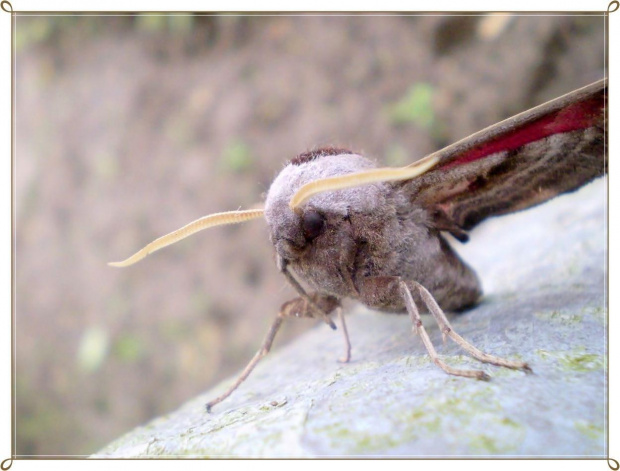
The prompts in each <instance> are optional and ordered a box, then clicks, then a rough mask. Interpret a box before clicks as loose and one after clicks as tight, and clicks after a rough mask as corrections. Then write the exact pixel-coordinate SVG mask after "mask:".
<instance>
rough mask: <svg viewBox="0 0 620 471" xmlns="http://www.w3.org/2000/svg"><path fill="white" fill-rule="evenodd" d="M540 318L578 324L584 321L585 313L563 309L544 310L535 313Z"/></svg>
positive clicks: (566, 323)
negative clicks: (564, 310)
mask: <svg viewBox="0 0 620 471" xmlns="http://www.w3.org/2000/svg"><path fill="white" fill-rule="evenodd" d="M534 315H535V316H536V317H537V318H538V319H541V320H544V321H550V322H557V323H559V324H563V325H576V324H580V323H581V322H582V321H583V315H580V314H572V313H568V312H561V311H543V312H537V313H535V314H534Z"/></svg>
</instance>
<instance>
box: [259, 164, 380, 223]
mask: <svg viewBox="0 0 620 471" xmlns="http://www.w3.org/2000/svg"><path fill="white" fill-rule="evenodd" d="M372 168H376V165H375V163H374V162H373V161H371V160H369V159H367V158H365V157H362V156H360V155H357V154H341V155H327V156H320V157H317V158H315V159H314V160H311V161H309V162H305V163H302V164H300V165H293V164H288V165H287V166H286V167H284V169H282V171H281V172H280V173H279V174H278V176H277V177H276V178H275V180H274V181H273V183H272V184H271V187H270V188H269V191H268V193H267V198H266V200H265V218H266V219H267V223H268V224H269V226H270V228H271V230H272V234H273V233H274V230H275V229H276V228H277V227H278V226H282V225H285V226H287V225H290V224H293V223H294V221H295V220H296V218H297V216H296V215H295V213H294V212H293V211H291V209H290V208H289V201H290V200H291V198H292V196H293V195H294V194H295V192H296V191H297V190H299V188H301V187H302V186H303V185H305V184H306V183H309V182H311V181H314V180H320V179H323V178H327V177H333V176H338V175H346V174H349V173H354V172H360V171H364V170H370V169H372ZM383 185H384V183H373V184H368V185H362V186H359V187H354V188H348V189H345V190H336V191H327V192H325V193H320V194H317V195H314V196H313V197H311V198H310V199H309V200H308V201H307V202H306V203H304V205H303V206H302V209H303V208H305V207H308V208H313V209H315V210H317V211H319V212H324V213H332V214H334V213H335V214H339V215H341V216H346V215H347V213H348V210H349V208H351V207H354V208H355V209H356V210H357V211H366V210H372V208H374V207H376V206H377V202H379V201H381V200H382V199H383V194H382V191H381V188H382V186H383Z"/></svg>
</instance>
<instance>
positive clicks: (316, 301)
mask: <svg viewBox="0 0 620 471" xmlns="http://www.w3.org/2000/svg"><path fill="white" fill-rule="evenodd" d="M306 296H307V298H301V297H299V298H295V299H292V300H291V301H287V302H286V303H284V304H283V305H282V307H281V308H280V312H279V313H278V315H277V317H276V318H275V319H274V321H273V323H272V324H271V327H269V331H268V332H267V335H266V336H265V339H264V340H263V343H262V345H261V347H260V348H259V349H258V351H257V352H256V354H255V355H254V357H252V359H251V360H250V362H249V363H248V364H247V366H246V367H245V368H244V370H243V371H242V372H241V374H240V375H239V377H238V378H237V380H236V381H235V382H234V383H233V384H232V386H230V387H229V388H228V389H227V390H226V392H224V393H223V394H221V395H220V396H218V397H216V398H215V399H213V400H212V401H209V402H208V403H207V404H206V409H207V412H211V408H212V407H213V406H214V405H216V404H219V403H220V402H222V401H223V400H224V399H226V398H227V397H228V396H230V395H231V394H232V393H233V392H234V391H235V390H236V389H237V388H238V387H239V385H240V384H241V383H243V382H244V381H245V380H246V379H247V377H248V376H249V375H250V373H252V371H253V370H254V368H255V367H256V365H257V364H258V362H259V361H260V360H261V359H262V358H263V357H264V356H265V355H267V353H269V351H270V350H271V346H272V344H273V341H274V339H275V337H276V334H277V333H278V330H280V327H281V325H282V322H283V321H284V319H285V318H287V317H297V318H300V317H305V318H319V319H324V318H325V316H328V315H329V314H330V313H331V312H332V311H334V310H335V309H339V318H340V320H341V322H342V326H343V329H342V330H343V332H344V335H345V342H346V345H347V353H346V357H345V358H346V361H348V358H349V354H350V348H351V347H350V343H349V337H348V334H347V329H346V325H345V323H344V317H343V316H342V314H341V311H342V309H340V301H338V299H337V298H335V297H333V296H325V295H321V294H318V293H314V294H311V295H306Z"/></svg>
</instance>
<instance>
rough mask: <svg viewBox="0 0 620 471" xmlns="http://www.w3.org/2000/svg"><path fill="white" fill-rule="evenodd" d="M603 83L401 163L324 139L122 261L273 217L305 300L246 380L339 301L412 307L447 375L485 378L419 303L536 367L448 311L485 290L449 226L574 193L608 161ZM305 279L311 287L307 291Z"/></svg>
mask: <svg viewBox="0 0 620 471" xmlns="http://www.w3.org/2000/svg"><path fill="white" fill-rule="evenodd" d="M606 100H607V81H606V79H604V80H601V81H598V82H595V83H593V84H591V85H588V86H586V87H583V88H580V89H578V90H575V91H573V92H571V93H568V94H566V95H564V96H561V97H559V98H556V99H555V100H552V101H549V102H547V103H545V104H542V105H540V106H537V107H535V108H532V109H531V110H528V111H525V112H523V113H520V114H518V115H516V116H514V117H512V118H509V119H506V120H504V121H502V122H500V123H498V124H495V125H492V126H490V127H488V128H485V129H483V130H482V131H479V132H477V133H475V134H472V135H471V136H469V137H467V138H465V139H462V140H460V141H458V142H456V143H454V144H452V145H450V146H448V147H446V148H444V149H442V150H439V151H437V152H435V153H433V154H430V155H428V156H427V157H425V158H423V159H421V160H418V161H417V162H415V163H413V164H411V165H409V166H407V167H403V168H377V167H376V165H375V163H374V162H373V161H371V160H369V159H367V158H365V157H363V156H361V155H359V154H356V153H354V152H351V151H349V150H347V149H341V148H335V147H327V148H320V149H316V150H313V151H310V152H305V153H302V154H300V155H298V156H297V157H295V158H293V159H291V160H290V161H289V162H288V164H287V165H286V166H285V167H284V169H283V170H282V171H281V172H280V173H279V174H278V175H277V177H276V178H275V179H274V181H273V182H272V184H271V186H270V188H269V191H268V193H267V196H266V200H265V204H264V209H251V210H245V211H230V212H224V213H216V214H211V215H208V216H205V217H202V218H200V219H198V220H196V221H193V222H191V223H189V224H188V225H186V226H184V227H182V228H181V229H178V230H176V231H174V232H172V233H170V234H167V235H165V236H163V237H160V238H159V239H157V240H155V241H153V242H152V243H150V244H148V245H147V246H146V247H144V248H143V249H141V250H140V251H138V252H137V253H136V254H134V255H132V256H131V257H129V258H128V259H126V260H124V261H122V262H113V263H110V265H113V266H119V267H124V266H128V265H131V264H133V263H135V262H137V261H139V260H141V259H142V258H144V257H145V256H146V255H148V254H150V253H152V252H154V251H156V250H159V249H161V248H163V247H165V246H167V245H170V244H172V243H174V242H177V241H179V240H181V239H183V238H185V237H188V236H189V235H192V234H194V233H195V232H198V231H200V230H203V229H206V228H209V227H213V226H217V225H222V224H232V223H239V222H244V221H248V220H251V219H255V218H263V217H264V218H265V220H266V222H267V224H268V226H269V230H270V239H271V242H272V244H273V246H274V249H275V254H276V263H277V266H278V269H279V270H280V271H281V272H282V274H283V275H284V276H285V277H286V279H287V280H288V282H289V283H290V284H291V285H292V286H293V288H294V289H295V290H296V291H297V292H298V294H299V297H297V298H295V299H293V300H291V301H289V302H286V303H284V304H283V305H282V307H281V309H280V311H279V313H278V315H277V316H276V318H275V320H274V321H273V323H272V325H271V327H270V329H269V331H268V334H267V336H266V338H265V340H264V341H263V344H262V346H261V348H260V349H259V350H258V352H257V353H256V355H255V356H254V357H253V358H252V360H251V361H250V362H249V364H248V365H247V366H246V368H245V369H244V370H243V372H242V373H241V375H240V376H239V377H238V379H237V381H236V382H235V383H234V384H233V385H232V386H231V387H230V388H229V389H228V390H227V391H226V392H225V393H224V394H222V395H221V396H219V397H217V398H215V399H214V400H212V401H211V402H209V403H208V404H207V406H206V407H207V411H210V410H211V407H212V406H214V405H215V404H218V403H220V402H221V401H223V400H224V399H226V398H227V397H228V396H229V395H230V394H232V392H234V390H235V389H237V387H238V386H239V385H240V384H241V383H242V382H243V381H244V380H245V379H246V378H247V377H248V375H249V374H250V373H251V372H252V370H253V369H254V367H255V366H256V364H257V363H258V362H259V361H260V359H261V358H262V357H263V356H265V355H266V354H267V353H268V352H269V350H270V348H271V345H272V343H273V340H274V338H275V336H276V333H277V332H278V330H279V328H280V326H281V324H282V322H283V320H284V319H286V318H287V317H310V318H318V319H322V320H323V321H325V322H326V323H327V324H328V325H330V326H331V327H332V328H333V329H335V328H336V326H335V324H334V322H333V320H332V316H333V315H334V314H335V315H336V316H337V317H338V320H339V322H340V324H341V327H342V331H343V334H344V338H345V346H346V348H345V355H344V357H343V358H342V359H341V361H345V362H346V361H349V359H350V351H351V347H350V342H349V337H348V333H347V329H346V323H345V320H344V316H343V314H342V309H341V308H340V306H341V300H342V299H343V298H352V299H354V300H357V301H359V302H361V303H362V304H364V305H366V306H368V307H370V308H372V309H376V310H380V311H386V312H395V313H407V314H408V315H409V316H410V318H411V321H412V324H413V330H414V331H415V332H417V333H419V334H420V336H421V338H422V341H423V343H424V345H425V347H426V349H427V351H428V353H429V355H430V357H431V359H432V360H433V362H434V363H435V364H436V365H437V366H439V367H440V368H442V369H443V370H444V371H446V372H447V373H449V374H453V375H458V376H466V377H472V378H477V379H482V380H488V379H489V376H488V375H487V374H486V373H484V372H483V371H477V370H463V369H456V368H453V367H451V366H450V365H448V364H446V363H445V362H444V361H443V360H442V359H441V358H439V356H438V355H437V353H436V351H435V348H434V346H433V344H432V343H431V341H430V338H429V336H428V334H427V333H426V331H425V329H424V327H423V325H422V322H421V319H420V308H424V309H425V310H426V311H428V312H429V313H430V314H431V315H432V316H433V317H434V318H435V320H436V321H437V323H438V325H439V327H440V330H441V332H442V336H443V337H444V339H445V338H446V337H449V338H450V339H451V340H453V341H454V342H456V343H457V344H458V345H459V346H461V347H462V348H463V349H464V350H465V351H467V352H468V353H469V354H470V355H471V356H473V357H474V358H476V359H477V360H479V361H481V362H486V363H491V364H495V365H498V366H503V367H507V368H512V369H520V370H524V371H530V368H529V366H528V365H527V364H526V363H524V362H521V361H512V360H505V359H502V358H499V357H495V356H493V355H489V354H487V353H484V352H482V351H480V350H478V349H477V348H476V347H475V346H473V345H471V344H470V343H469V342H467V341H466V340H465V339H463V338H462V337H461V336H460V335H458V334H457V333H456V332H454V330H453V329H452V328H451V326H450V323H449V322H448V319H447V318H446V316H445V314H444V312H443V311H444V310H446V311H456V310H464V309H467V308H469V307H471V306H473V305H475V304H476V303H477V302H478V300H479V299H480V297H481V295H482V290H481V286H480V282H479V280H478V277H477V276H476V274H475V272H474V271H473V270H472V269H471V268H470V267H469V266H468V265H467V264H466V263H465V262H464V261H463V260H461V258H460V257H459V256H458V255H457V254H456V252H454V250H453V249H452V248H451V246H450V245H449V243H448V242H447V241H446V239H445V238H444V236H443V235H442V232H447V233H449V234H451V235H452V236H454V237H455V238H456V239H458V240H459V241H461V242H466V241H467V240H468V237H469V236H468V234H467V232H468V231H470V230H471V229H472V228H474V227H475V226H476V225H478V224H479V223H481V222H482V221H484V220H485V219H486V218H489V217H492V216H499V215H503V214H508V213H511V212H515V211H519V210H523V209H526V208H529V207H532V206H534V205H537V204H540V203H543V202H545V201H547V200H549V199H551V198H553V197H554V196H557V195H559V194H562V193H567V192H571V191H574V190H576V189H578V188H579V187H581V186H582V185H584V184H586V183H588V182H590V181H591V180H593V179H595V178H597V177H599V176H602V175H603V174H605V173H606V169H607V150H606V145H605V144H606V142H605V137H606V129H607V117H606ZM300 280H301V281H302V282H304V283H305V284H306V285H307V286H308V287H309V288H310V289H311V291H309V292H308V291H306V288H304V287H303V286H302V284H301V283H300Z"/></svg>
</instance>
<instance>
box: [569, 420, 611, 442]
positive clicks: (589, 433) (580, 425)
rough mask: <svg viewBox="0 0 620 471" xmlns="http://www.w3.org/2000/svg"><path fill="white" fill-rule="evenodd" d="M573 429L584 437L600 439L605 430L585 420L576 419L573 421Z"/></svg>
mask: <svg viewBox="0 0 620 471" xmlns="http://www.w3.org/2000/svg"><path fill="white" fill-rule="evenodd" d="M575 429H577V431H578V432H579V433H581V434H583V435H585V436H586V437H588V438H590V439H592V440H596V441H600V440H602V439H603V438H604V436H605V431H604V430H603V428H602V427H600V426H597V425H594V424H593V423H591V422H585V421H583V420H578V421H576V422H575Z"/></svg>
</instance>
